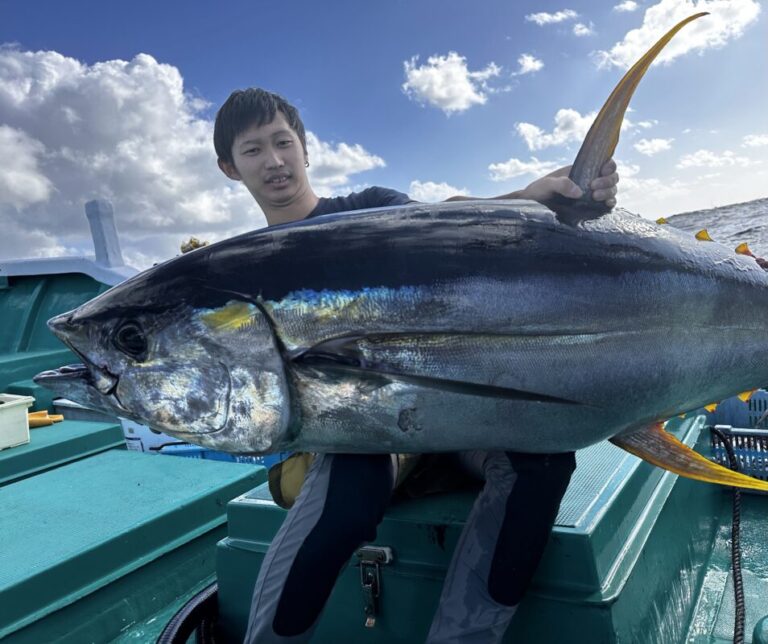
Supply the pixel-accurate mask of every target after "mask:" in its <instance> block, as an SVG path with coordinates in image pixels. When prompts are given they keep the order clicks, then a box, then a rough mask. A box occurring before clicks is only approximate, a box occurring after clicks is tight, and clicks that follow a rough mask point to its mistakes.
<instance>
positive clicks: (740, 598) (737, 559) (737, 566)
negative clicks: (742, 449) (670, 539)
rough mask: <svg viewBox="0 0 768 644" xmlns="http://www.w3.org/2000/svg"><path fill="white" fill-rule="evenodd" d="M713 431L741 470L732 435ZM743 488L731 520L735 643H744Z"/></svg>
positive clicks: (736, 493)
mask: <svg viewBox="0 0 768 644" xmlns="http://www.w3.org/2000/svg"><path fill="white" fill-rule="evenodd" d="M712 432H713V433H714V434H715V435H716V436H717V437H718V438H719V439H720V442H722V444H723V447H725V451H726V452H727V453H728V463H729V464H730V467H731V469H732V470H734V471H735V472H738V471H739V462H738V460H737V459H736V455H735V454H734V452H733V447H732V446H731V439H730V436H728V437H726V436H725V434H723V432H721V431H720V430H719V429H715V428H714V427H713V428H712ZM740 527H741V490H740V489H739V488H737V487H735V488H733V519H732V522H731V569H732V571H733V599H734V602H735V605H736V611H735V617H734V625H733V644H744V621H745V608H744V582H743V580H742V578H741V539H740Z"/></svg>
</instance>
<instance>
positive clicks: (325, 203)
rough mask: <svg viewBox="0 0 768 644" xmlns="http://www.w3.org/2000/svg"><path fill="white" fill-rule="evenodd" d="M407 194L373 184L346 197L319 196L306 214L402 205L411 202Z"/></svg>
mask: <svg viewBox="0 0 768 644" xmlns="http://www.w3.org/2000/svg"><path fill="white" fill-rule="evenodd" d="M412 202H413V199H411V198H410V197H409V196H408V195H406V194H403V193H402V192H398V191H397V190H391V189H389V188H381V187H379V186H373V187H371V188H366V189H365V190H363V191H361V192H353V193H352V194H349V195H347V196H346V197H331V198H321V199H320V200H319V201H318V202H317V206H315V209H314V210H313V211H312V212H311V213H309V214H308V215H307V217H306V218H307V219H309V218H310V217H319V216H320V215H329V214H331V213H334V212H347V211H348V210H364V209H365V208H383V207H384V206H402V205H403V204H407V203H412Z"/></svg>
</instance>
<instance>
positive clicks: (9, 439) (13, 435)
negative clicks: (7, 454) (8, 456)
mask: <svg viewBox="0 0 768 644" xmlns="http://www.w3.org/2000/svg"><path fill="white" fill-rule="evenodd" d="M34 402H35V399H34V398H32V396H14V395H12V394H0V449H5V448H6V447H16V446H17V445H25V444H27V443H28V442H29V419H28V417H27V409H29V408H30V407H31V406H32V405H33V404H34Z"/></svg>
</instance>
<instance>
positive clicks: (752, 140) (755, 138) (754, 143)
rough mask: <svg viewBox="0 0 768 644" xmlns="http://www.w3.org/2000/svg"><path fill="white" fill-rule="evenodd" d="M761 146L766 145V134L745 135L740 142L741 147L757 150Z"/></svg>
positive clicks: (767, 137) (767, 142)
mask: <svg viewBox="0 0 768 644" xmlns="http://www.w3.org/2000/svg"><path fill="white" fill-rule="evenodd" d="M763 145H768V134H747V136H745V137H744V139H743V141H742V144H741V147H744V148H759V147H761V146H763Z"/></svg>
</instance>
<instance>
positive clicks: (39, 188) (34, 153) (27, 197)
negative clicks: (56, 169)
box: [0, 125, 52, 210]
mask: <svg viewBox="0 0 768 644" xmlns="http://www.w3.org/2000/svg"><path fill="white" fill-rule="evenodd" d="M44 152H45V146H44V145H43V144H42V143H40V141H37V140H35V139H33V138H31V137H30V136H28V135H27V134H26V132H23V131H21V130H16V129H14V128H12V127H9V126H7V125H0V159H3V163H2V165H0V204H9V205H11V206H13V207H14V208H15V209H17V210H20V209H22V208H24V207H25V206H28V205H30V204H33V203H38V202H45V201H47V200H48V198H49V197H50V195H51V189H52V186H51V182H50V181H49V180H48V179H47V178H46V177H45V175H43V174H41V173H40V169H39V167H38V159H39V157H41V156H42V155H43V154H44Z"/></svg>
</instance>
